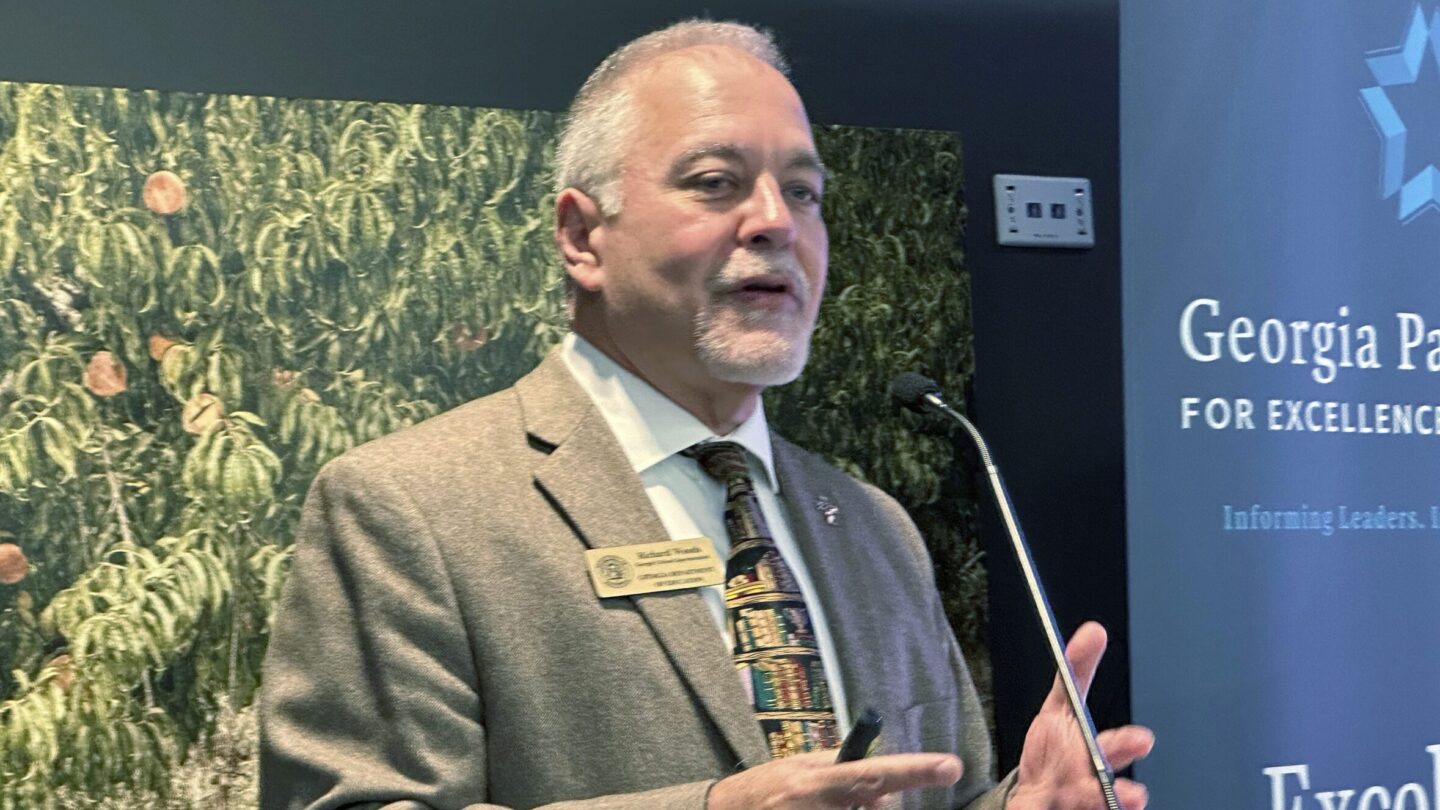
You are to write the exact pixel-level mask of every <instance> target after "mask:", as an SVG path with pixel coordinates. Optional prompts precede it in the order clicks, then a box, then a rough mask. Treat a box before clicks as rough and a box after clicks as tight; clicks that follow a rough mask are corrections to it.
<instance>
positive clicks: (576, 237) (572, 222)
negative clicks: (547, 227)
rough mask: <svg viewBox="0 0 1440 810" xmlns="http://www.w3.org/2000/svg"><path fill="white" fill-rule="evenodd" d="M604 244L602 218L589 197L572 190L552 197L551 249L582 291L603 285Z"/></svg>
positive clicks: (597, 207) (598, 208) (589, 290)
mask: <svg viewBox="0 0 1440 810" xmlns="http://www.w3.org/2000/svg"><path fill="white" fill-rule="evenodd" d="M604 243H605V217H604V216H603V215H602V214H601V213H600V206H599V205H596V204H595V200H594V199H592V198H591V197H590V195H588V194H586V193H585V192H583V191H580V190H579V189H574V188H567V189H564V190H562V191H561V192H560V193H559V194H557V195H555V245H556V247H558V248H559V249H560V258H561V260H562V261H563V262H564V263H565V272H566V273H568V274H569V275H570V278H571V279H572V280H574V282H575V283H576V284H577V285H579V287H580V289H582V290H585V291H587V292H597V291H598V290H599V289H600V288H601V287H603V286H604V285H605V267H604V260H603V259H602V251H603V250H604Z"/></svg>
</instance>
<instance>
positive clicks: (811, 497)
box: [771, 433, 885, 719]
mask: <svg viewBox="0 0 1440 810" xmlns="http://www.w3.org/2000/svg"><path fill="white" fill-rule="evenodd" d="M771 444H772V445H773V447H774V452H775V476H776V478H778V479H779V485H780V495H781V498H780V500H781V502H782V503H783V504H784V505H785V517H786V519H787V520H788V522H789V525H790V533H791V535H792V536H793V537H794V538H795V545H796V546H797V547H798V548H799V549H800V553H801V555H802V556H803V557H804V558H805V567H806V568H807V569H809V571H810V580H811V582H812V584H813V585H814V588H815V596H816V597H817V598H818V599H819V601H820V604H821V605H822V606H823V609H824V610H825V618H826V624H827V625H828V627H829V629H830V640H831V642H832V643H833V644H834V645H835V657H836V659H837V660H838V661H840V662H842V665H843V667H842V671H841V672H839V673H838V677H839V678H840V679H841V682H842V683H844V684H845V697H846V702H847V703H848V704H849V706H848V708H849V714H850V717H851V718H852V719H853V718H855V717H856V716H858V714H859V713H860V711H862V710H863V709H864V707H865V706H868V705H870V704H871V701H873V700H874V699H875V698H877V697H878V695H876V694H873V692H874V691H875V688H876V685H877V684H881V683H883V682H884V677H883V676H884V670H883V668H884V665H885V662H884V661H883V660H881V659H882V658H883V656H881V655H878V654H877V653H878V648H877V647H876V645H875V642H876V641H877V639H876V638H874V634H873V629H872V628H869V627H867V626H866V625H865V622H864V617H863V616H862V615H859V614H857V612H856V611H853V610H847V609H846V608H847V607H848V606H849V605H850V604H851V603H852V602H853V600H855V599H856V598H866V597H864V595H862V594H856V593H848V592H846V589H845V588H846V585H847V584H848V585H849V586H850V587H856V588H858V587H863V586H864V584H865V579H864V578H863V576H859V575H857V571H856V568H857V563H856V562H855V560H854V550H853V549H852V548H850V544H851V543H854V542H857V538H856V537H855V536H854V535H852V534H847V532H846V527H845V525H844V523H843V522H837V523H835V524H830V523H826V522H825V514H824V511H823V509H822V507H824V506H825V505H826V504H830V505H831V506H832V507H833V506H837V505H838V504H836V503H835V499H834V496H833V494H832V493H829V492H824V491H821V490H819V489H816V488H815V486H814V483H815V482H813V481H811V480H810V479H809V478H808V477H807V476H805V475H804V474H803V472H802V470H801V469H800V464H799V460H798V459H797V458H796V457H795V454H796V452H797V450H796V449H795V448H794V447H793V446H792V445H790V444H789V443H788V442H786V441H785V440H784V439H782V438H780V437H779V436H777V435H775V434H774V433H772V434H771ZM822 501H823V502H822ZM837 518H838V520H839V521H844V520H845V516H843V515H837ZM829 675H830V677H832V678H834V677H837V673H833V672H832V673H829Z"/></svg>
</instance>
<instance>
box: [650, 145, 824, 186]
mask: <svg viewBox="0 0 1440 810" xmlns="http://www.w3.org/2000/svg"><path fill="white" fill-rule="evenodd" d="M706 158H717V159H719V160H723V161H727V162H732V163H743V162H744V161H745V152H744V150H742V149H741V148H740V147H738V146H736V145H734V144H730V143H713V144H707V145H705V146H697V147H695V148H694V149H687V150H686V151H685V152H683V153H682V154H681V155H680V156H679V157H677V158H675V161H674V162H673V163H671V164H670V176H671V177H678V176H680V175H682V174H684V173H685V171H686V170H687V169H689V168H690V167H691V166H693V165H695V164H696V163H698V162H699V161H701V160H705V159H706ZM785 168H786V169H809V170H811V171H814V172H818V173H819V174H820V175H821V176H822V177H824V178H826V179H829V177H830V170H829V169H827V168H825V163H824V162H823V161H821V160H820V155H818V154H816V153H815V151H814V150H811V149H806V150H804V151H801V152H796V153H795V154H794V155H793V156H791V158H790V159H789V160H787V161H785Z"/></svg>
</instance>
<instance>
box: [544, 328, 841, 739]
mask: <svg viewBox="0 0 1440 810" xmlns="http://www.w3.org/2000/svg"><path fill="white" fill-rule="evenodd" d="M560 356H561V358H562V359H563V360H564V361H565V365H566V367H567V368H569V369H570V373H571V374H572V375H574V377H575V381H576V382H578V383H579V384H580V387H581V388H583V389H584V390H585V393H586V394H588V395H589V396H590V399H591V400H592V401H593V402H594V403H595V405H596V407H598V408H599V409H600V413H601V415H603V416H604V417H605V421H606V423H607V424H609V426H610V431H611V432H612V433H614V434H615V438H616V440H618V441H619V443H620V448H621V449H622V450H624V451H625V457H626V458H627V459H629V461H630V465H631V466H632V467H634V469H635V472H636V473H638V474H639V475H640V481H641V482H642V483H643V484H644V485H645V494H646V495H648V496H649V497H650V503H651V504H653V505H654V507H655V511H656V512H657V513H658V514H659V515H660V522H661V523H662V524H663V525H664V526H665V532H666V534H668V535H669V539H671V540H689V539H691V538H695V537H708V538H710V540H712V541H713V542H714V543H715V550H716V551H717V552H718V553H719V554H720V559H722V560H724V559H728V558H729V556H730V537H729V535H728V534H727V533H726V531H725V518H724V515H725V487H724V485H723V484H721V483H720V482H719V481H717V480H715V479H714V478H712V477H711V476H710V475H709V474H708V473H706V472H705V471H704V470H702V469H701V468H700V465H699V463H698V462H696V461H695V460H694V459H691V458H688V457H686V456H682V455H680V451H682V450H684V449H685V448H687V447H689V446H691V445H692V444H697V443H699V442H703V441H713V440H716V439H718V438H720V437H717V436H716V435H715V434H714V433H712V432H711V431H710V428H708V427H706V426H705V423H703V422H701V421H700V420H699V419H697V418H696V417H695V416H694V415H693V414H691V413H690V412H689V411H687V410H685V409H684V408H682V407H680V406H679V405H677V404H676V403H675V402H674V401H672V400H671V399H670V398H668V397H666V396H665V395H664V394H662V393H660V392H659V391H657V390H655V388H653V387H651V385H650V384H649V383H647V382H645V381H644V380H642V379H640V378H639V377H637V376H635V375H634V374H632V373H630V372H629V371H627V370H626V369H624V368H622V367H621V366H620V364H618V363H616V362H615V361H614V360H612V359H610V358H609V357H608V356H606V355H605V353H604V352H601V351H600V350H599V349H597V348H595V346H594V345H592V344H591V343H590V342H589V341H587V340H585V339H584V338H582V337H580V336H579V335H576V334H574V333H571V334H568V335H566V336H565V339H564V341H563V342H562V343H561V348H560ZM723 438H724V439H725V440H726V441H731V442H735V443H737V444H739V445H740V446H742V447H744V448H745V449H746V450H747V451H749V452H748V459H749V461H750V477H751V478H752V479H753V481H754V484H755V493H756V496H757V497H758V498H759V501H760V511H761V512H762V513H763V514H764V516H765V522H766V524H767V525H768V526H769V528H770V534H771V535H772V537H773V539H774V540H775V546H776V547H777V548H778V549H779V550H780V554H781V556H783V557H784V558H785V563H786V565H788V566H789V567H790V570H791V572H792V573H793V574H794V575H795V581H796V583H797V584H798V585H799V586H800V592H801V594H803V595H804V597H805V605H806V607H807V608H808V609H809V613H810V623H811V625H812V626H813V628H814V630H815V641H816V643H817V645H818V646H819V647H820V660H821V661H823V662H824V664H825V677H826V681H827V684H826V686H827V687H828V688H829V690H830V696H831V700H832V701H833V702H834V704H835V719H836V722H837V724H838V726H839V730H840V734H841V735H844V734H845V733H847V732H848V731H849V728H850V717H849V713H848V712H847V711H846V708H845V693H844V687H843V684H842V683H841V679H840V662H839V661H838V660H836V657H835V644H834V643H833V641H832V640H831V637H830V628H829V624H828V623H827V622H826V618H825V606H824V605H822V604H821V603H820V600H819V598H818V597H817V596H816V594H815V586H814V583H813V582H812V580H811V579H810V572H809V570H808V569H807V568H806V567H805V560H804V558H803V557H801V556H800V550H799V549H798V548H796V546H795V538H794V536H793V535H792V534H791V533H790V525H789V523H788V522H787V521H786V520H785V511H784V509H783V508H782V507H781V504H780V501H779V496H780V486H779V481H777V480H776V478H775V460H774V456H773V454H772V452H771V448H770V428H769V425H768V424H767V423H766V421H765V406H764V404H763V403H762V404H760V405H758V406H757V407H756V408H755V412H754V413H753V414H751V415H750V418H748V419H746V420H745V421H744V422H742V423H741V424H740V426H739V427H737V428H735V430H734V431H732V432H731V433H730V434H729V435H727V436H725V437H723ZM663 539H665V538H660V537H655V538H651V537H637V538H635V542H637V543H648V542H653V541H655V540H663ZM701 591H702V595H703V596H704V597H705V603H706V605H707V606H709V608H710V613H711V615H712V616H713V617H714V619H715V624H716V625H717V626H718V627H719V628H720V634H719V636H717V638H718V639H720V640H721V641H723V642H724V644H725V651H726V653H727V654H728V653H729V652H730V651H731V650H732V649H733V640H732V639H731V632H730V623H729V621H727V618H726V611H725V591H724V586H723V585H711V586H707V587H705V588H702V589H701Z"/></svg>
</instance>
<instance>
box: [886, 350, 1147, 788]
mask: <svg viewBox="0 0 1440 810" xmlns="http://www.w3.org/2000/svg"><path fill="white" fill-rule="evenodd" d="M890 395H891V396H892V397H894V398H895V400H896V401H898V402H899V403H900V404H901V405H904V406H905V407H907V408H909V409H910V410H912V411H915V412H917V413H941V414H944V415H946V416H949V417H950V418H952V419H954V420H955V421H957V422H959V423H960V424H961V426H963V427H964V428H965V432H967V433H969V434H970V438H971V440H973V441H974V442H975V447H976V448H977V449H979V451H980V463H981V464H983V465H984V466H985V474H986V476H987V477H988V478H989V479H990V489H991V491H992V493H993V494H994V496H995V505H996V506H998V507H999V508H1000V517H1001V518H1002V519H1004V521H1005V530H1006V531H1007V532H1008V533H1009V535H1010V545H1011V547H1012V548H1013V549H1014V551H1015V557H1016V558H1017V560H1018V561H1019V563H1020V571H1021V573H1023V574H1024V575H1025V584H1026V585H1027V586H1028V587H1029V590H1030V601H1031V602H1032V603H1033V604H1034V607H1035V613H1036V615H1037V616H1038V618H1039V619H1040V625H1041V627H1043V628H1044V630H1045V639H1046V640H1047V641H1048V642H1049V644H1050V654H1051V655H1052V656H1053V657H1054V658H1055V669H1056V671H1057V672H1058V673H1059V674H1060V681H1061V683H1063V684H1064V685H1065V694H1066V696H1067V697H1068V698H1069V699H1070V710H1071V712H1073V713H1074V715H1075V720H1076V721H1077V722H1078V723H1079V725H1080V733H1081V735H1082V736H1083V737H1084V738H1085V748H1086V749H1087V750H1088V751H1089V753H1090V763H1091V765H1092V767H1093V768H1094V769H1095V778H1096V780H1097V781H1099V783H1100V793H1101V795H1102V796H1104V798H1105V806H1106V807H1107V808H1109V810H1124V808H1122V807H1121V806H1120V800H1119V798H1117V797H1116V796H1115V772H1114V771H1112V770H1111V769H1110V763H1108V762H1106V761H1105V754H1104V753H1102V752H1101V751H1100V744H1099V743H1098V742H1096V741H1095V721H1094V719H1093V718H1091V717H1090V708H1089V707H1088V706H1086V705H1085V699H1084V698H1082V697H1081V696H1080V690H1079V688H1078V687H1076V685H1075V672H1074V670H1072V669H1071V668H1070V661H1069V659H1067V658H1066V657H1065V645H1064V643H1063V642H1062V641H1061V639H1060V631H1059V630H1058V629H1056V622H1055V611H1054V610H1053V609H1051V607H1050V599H1049V597H1047V596H1046V595H1045V586H1044V585H1043V584H1042V583H1041V582H1040V575H1039V574H1037V573H1036V572H1035V559H1034V558H1033V557H1032V556H1031V555H1030V547H1029V546H1028V545H1027V544H1026V543H1025V535H1024V533H1023V532H1021V531H1020V523H1019V521H1018V520H1017V519H1016V517H1015V505H1014V504H1013V503H1012V502H1011V501H1010V494H1009V493H1008V492H1006V491H1005V484H1004V482H1003V481H1001V480H1000V469H999V468H998V467H996V466H995V462H994V460H992V459H991V457H990V448H989V446H987V445H986V444H985V439H984V438H983V437H982V436H981V435H980V431H979V430H978V429H976V427H975V425H973V424H972V423H971V422H970V420H969V419H966V418H965V417H964V415H962V414H961V413H960V412H959V411H956V410H955V409H954V408H951V407H950V406H949V405H947V404H946V403H945V399H944V396H943V394H942V392H941V389H940V386H939V385H937V384H936V383H935V381H934V380H931V379H929V378H927V377H924V376H922V375H920V374H916V373H915V372H913V371H907V372H905V373H903V374H900V375H898V376H896V377H895V379H894V380H893V381H892V382H891V383H890Z"/></svg>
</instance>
